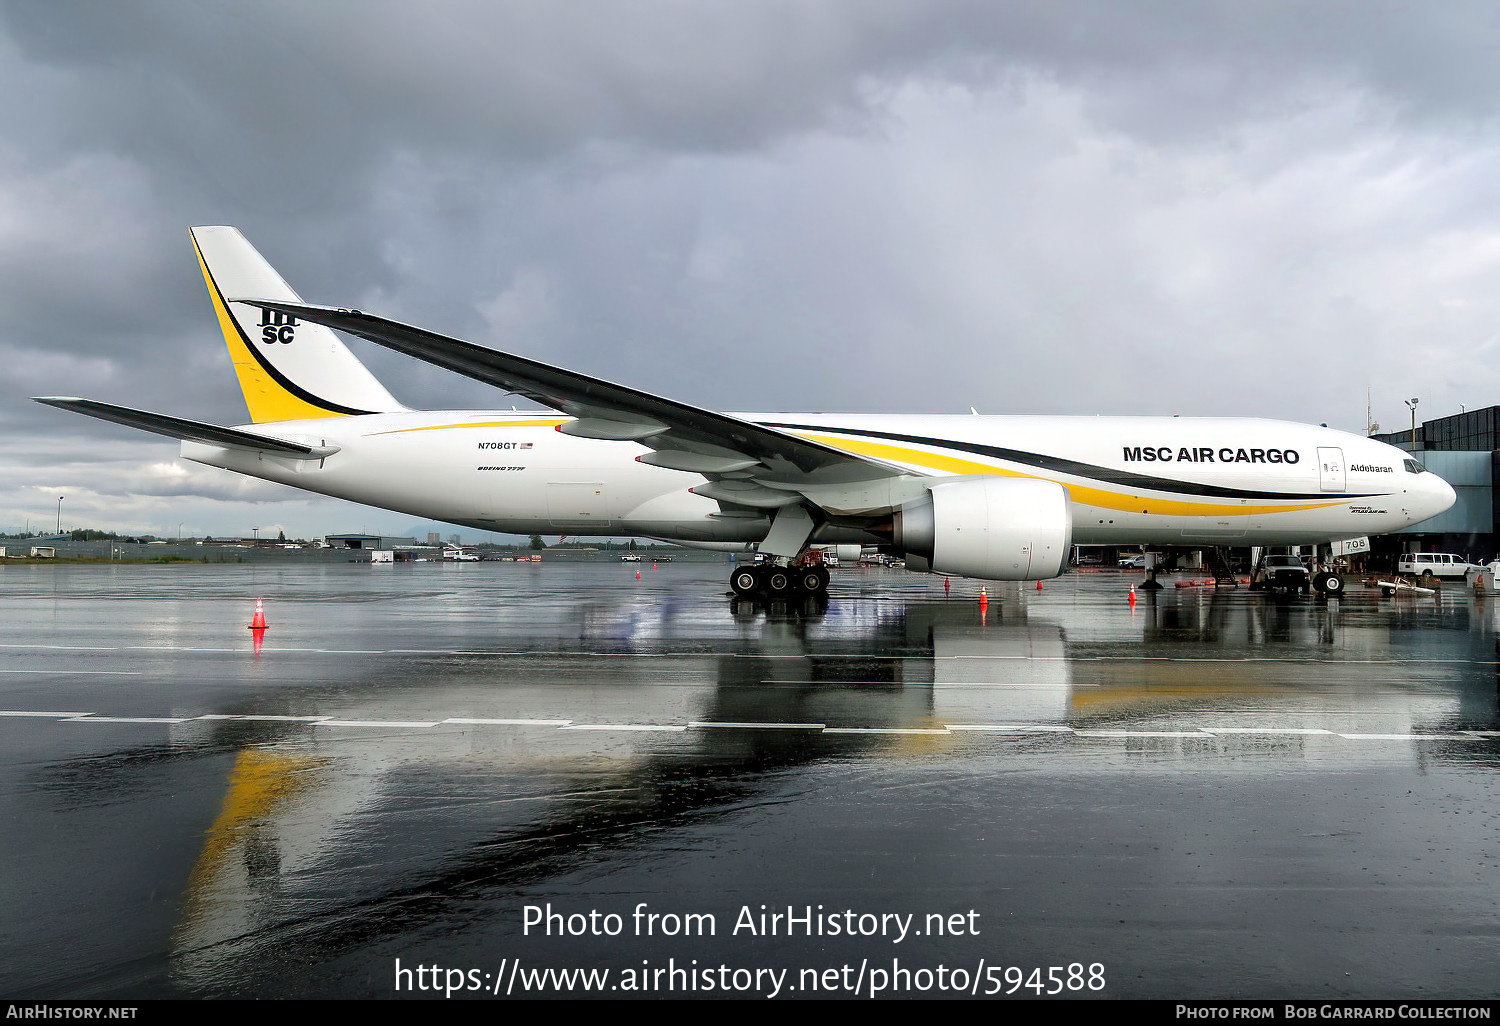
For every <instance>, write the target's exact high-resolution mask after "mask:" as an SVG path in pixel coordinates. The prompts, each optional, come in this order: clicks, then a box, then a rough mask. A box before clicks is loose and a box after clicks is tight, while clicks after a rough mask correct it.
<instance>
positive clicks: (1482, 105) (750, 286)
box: [0, 0, 1500, 533]
mask: <svg viewBox="0 0 1500 1026" xmlns="http://www.w3.org/2000/svg"><path fill="white" fill-rule="evenodd" d="M1189 15H1190V16H1189ZM1497 18H1500V11H1497V10H1496V9H1495V8H1493V6H1491V5H1479V4H1473V5H1459V4H1449V5H1441V6H1438V7H1431V6H1427V7H1421V6H1417V5H1410V4H1402V3H1394V2H1390V3H1359V4H1336V3H1324V4H1318V5H1307V4H1303V3H1263V4H1243V3H1227V2H1226V3H1211V4H1197V5H1192V6H1191V7H1187V6H1184V5H1182V4H1179V3H1144V2H1142V3H1133V4H1122V3H1115V2H1103V0H1100V2H1088V3H1085V2H1079V3H1067V4H1051V3H1048V4H1042V3H1037V4H994V3H990V2H980V0H949V2H929V3H922V4H916V3H907V2H899V3H898V2H892V0H847V2H843V3H831V2H830V3H816V4H810V3H805V2H801V0H776V2H773V0H765V2H759V3H738V2H737V3H728V2H725V3H689V4H682V3H641V2H633V3H604V2H588V3H554V4H529V3H528V4H516V3H513V4H502V3H478V2H467V3H457V2H435V3H429V4H424V5H421V6H420V7H414V6H413V5H411V4H409V3H405V2H402V3H396V2H377V0H361V2H352V0H350V2H333V0H323V2H319V3H314V4H306V3H291V2H286V3H277V2H262V3H255V4H245V3H242V2H234V3H231V2H227V0H211V2H209V0H200V2H191V3H189V2H161V0H157V2H151V0H136V2H133V3H130V4H58V3H55V2H32V0H8V2H4V3H0V366H4V367H5V368H6V371H7V373H6V374H5V376H4V379H3V380H4V384H3V385H0V428H3V430H4V431H5V432H6V434H7V439H8V441H9V443H10V444H9V445H8V446H7V451H8V452H11V453H12V455H13V459H11V460H7V464H8V469H7V470H6V471H5V472H4V475H3V478H4V480H6V481H7V482H11V483H12V484H13V485H14V487H15V488H17V489H19V488H22V487H29V486H30V485H29V483H28V482H29V478H28V477H27V474H28V473H32V472H33V471H29V470H27V469H26V468H28V467H33V468H34V467H35V466H44V465H45V464H43V463H41V462H40V461H36V462H35V463H34V462H33V461H31V459H30V457H29V456H28V455H27V453H28V452H32V451H34V449H35V447H34V446H29V445H28V444H26V436H27V435H28V434H33V435H37V436H57V437H58V438H59V439H68V440H77V439H87V438H89V437H95V436H96V432H97V431H98V429H97V428H96V427H94V426H93V425H91V424H90V423H89V422H85V421H82V420H80V419H78V418H71V419H70V418H67V417H65V416H64V415H63V414H61V413H59V412H58V411H55V410H49V409H43V408H40V407H37V406H35V405H34V404H29V403H26V402H25V401H24V397H25V395H27V394H38V393H54V394H55V393H72V392H83V393H86V394H90V395H95V396H97V397H99V398H104V399H112V400H116V401H122V402H128V403H131V404H134V405H140V406H143V407H147V408H153V409H158V410H163V411H167V412H173V413H179V414H184V415H187V416H196V417H201V418H203V419H210V420H217V421H234V420H238V419H240V418H241V417H242V416H243V405H242V402H241V400H240V397H239V394H238V391H237V388H236V386H235V384H234V381H233V379H232V376H231V375H230V374H229V373H228V371H227V366H226V361H225V360H224V355H223V351H222V343H221V342H220V341H219V340H218V333H217V328H216V325H215V324H214V322H213V319H212V315H211V312H210V309H209V306H208V302H207V299H206V296H205V295H204V293H203V289H202V283H201V279H200V278H199V276H198V270H197V267H196V264H195V261H194V260H193V258H192V254H191V250H190V248H189V246H188V244H187V239H186V233H185V231H184V229H185V227H186V226H187V225H190V224H201V223H232V224H237V225H239V226H240V227H242V228H243V229H244V230H245V232H246V234H247V236H248V237H249V238H250V239H251V240H252V241H253V242H254V243H255V244H256V245H257V246H258V247H260V248H261V250H262V251H263V252H264V253H265V254H266V256H267V257H268V258H269V259H271V261H272V262H273V263H274V264H275V265H276V266H277V267H278V269H279V270H281V271H282V273H283V274H284V275H285V276H286V277H287V279H288V280H289V281H290V282H291V283H292V284H293V285H294V286H295V287H297V288H298V289H299V290H300V291H302V293H303V294H304V295H305V296H306V297H307V298H309V299H311V300H314V301H326V302H337V303H357V304H358V305H361V306H364V307H366V308H369V309H375V310H379V311H381V312H384V313H387V314H390V315H392V316H397V317H402V318H404V319H407V320H412V321H416V322H419V323H423V324H427V325H430V326H432V327H434V328H437V329H439V330H443V331H449V332H452V333H455V334H459V335H464V336H466V337H470V338H474V339H475V340H477V341H482V342H488V343H490V344H495V345H501V346H507V347H513V348H516V349H518V350H519V351H522V352H526V353H527V354H529V355H532V356H536V357H539V358H542V359H552V360H556V361H557V362H560V363H563V364H565V365H569V366H573V367H576V368H578V369H580V370H586V371H591V372H594V373H599V374H602V375H604V376H607V377H614V378H617V379H621V380H625V381H628V382H630V383H632V384H636V385H639V386H641V387H646V388H652V389H655V390H658V391H661V392H664V393H666V394H669V395H673V396H675V397H677V398H681V399H685V400H687V401H693V402H701V403H704V404H708V405H717V406H720V407H731V408H741V409H744V408H752V409H759V408H798V407H801V408H806V407H820V408H834V409H837V408H845V409H847V408H863V409H891V410H899V409H908V408H925V409H959V410H961V409H964V408H966V407H967V406H968V405H969V404H971V403H972V404H975V405H978V406H980V407H981V409H983V410H985V412H1006V411H1011V410H1014V411H1018V412H1019V411H1025V412H1042V411H1054V412H1092V411H1096V410H1109V411H1121V412H1174V411H1176V410H1179V409H1181V410H1182V412H1224V413H1262V414H1268V415H1279V416H1287V417H1289V418H1292V419H1309V420H1323V419H1337V418H1338V417H1342V426H1347V427H1353V428H1356V429H1358V427H1360V426H1362V423H1361V422H1362V419H1363V391H1364V385H1365V384H1366V383H1367V382H1373V383H1374V385H1375V386H1376V387H1377V389H1378V388H1381V387H1389V388H1393V389H1397V390H1400V391H1402V394H1405V390H1407V389H1412V388H1419V389H1421V390H1422V391H1423V392H1424V394H1426V395H1428V397H1429V401H1430V402H1431V403H1432V406H1433V408H1434V412H1439V411H1438V409H1437V407H1438V406H1439V404H1443V405H1444V407H1445V408H1446V406H1450V405H1455V404H1456V403H1457V402H1459V401H1467V402H1468V403H1469V404H1470V405H1471V406H1472V405H1478V404H1481V403H1483V402H1488V401H1492V399H1493V398H1496V397H1500V379H1497V378H1496V376H1495V375H1493V374H1490V373H1489V372H1488V371H1487V370H1485V365H1481V366H1479V367H1477V368H1476V367H1475V366H1474V363H1473V354H1474V353H1475V352H1480V351H1488V348H1487V347H1493V346H1494V344H1495V339H1496V332H1495V329H1494V328H1493V324H1494V322H1495V319H1496V317H1497V316H1500V311H1497V309H1496V305H1495V302H1494V301H1493V300H1492V299H1490V298H1489V297H1490V293H1492V292H1493V291H1494V290H1493V288H1492V287H1491V285H1490V283H1489V280H1488V279H1489V277H1490V276H1491V275H1492V274H1493V273H1494V272H1495V270H1497V261H1500V252H1497V246H1496V243H1495V241H1494V240H1495V239H1497V238H1500V215H1497V210H1500V207H1497V203H1496V200H1497V198H1500V197H1497V196H1496V190H1497V188H1500V176H1497V175H1496V174H1495V173H1494V172H1495V158H1496V154H1497V138H1496V131H1495V129H1496V125H1495V122H1494V114H1493V110H1492V107H1493V104H1492V99H1491V98H1492V97H1493V96H1494V95H1495V93H1496V91H1497V87H1500V61H1496V60H1494V56H1495V52H1496V49H1497V44H1500V26H1497V24H1496V21H1497ZM359 352H360V354H361V358H363V359H367V360H368V361H369V362H370V364H371V366H372V368H373V369H375V371H376V372H377V374H378V375H380V376H381V377H382V378H385V379H386V380H388V381H390V382H391V383H392V386H393V389H394V390H395V391H396V392H397V393H398V395H399V396H400V397H401V398H403V399H405V400H406V401H409V402H412V403H414V404H417V405H423V406H485V405H502V406H503V405H505V403H506V401H505V400H503V399H502V398H500V397H497V396H496V395H495V394H494V393H493V391H491V390H487V389H484V388H482V387H481V386H478V385H476V384H473V383H470V382H466V381H463V380H459V379H455V378H453V377H452V376H451V375H446V374H442V373H440V372H437V371H435V370H432V369H430V368H427V367H425V366H417V367H414V366H413V365H412V364H411V362H410V361H405V360H401V359H399V358H396V357H394V356H392V355H390V354H386V353H384V352H371V351H370V350H369V349H368V348H360V349H359ZM1351 367H1353V368H1354V370H1353V371H1351V370H1350V368H1351ZM1080 368H1082V369H1083V370H1082V371H1080ZM1268 369H1269V370H1272V371H1273V372H1274V373H1276V374H1277V375H1279V376H1280V378H1281V381H1280V383H1279V384H1278V387H1277V388H1275V389H1271V390H1266V389H1264V388H1260V389H1255V390H1251V394H1254V395H1260V396H1265V395H1268V394H1269V395H1271V396H1273V397H1274V398H1273V400H1272V401H1273V402H1274V404H1275V405H1274V406H1271V407H1270V408H1267V407H1265V406H1263V405H1259V404H1255V405H1250V406H1242V407H1237V408H1234V409H1224V408H1222V407H1213V406H1207V407H1206V408H1205V404H1204V402H1203V400H1201V399H1200V396H1212V397H1217V396H1218V395H1219V394H1220V385H1219V384H1215V385H1214V386H1213V387H1211V388H1209V389H1208V390H1207V391H1204V381H1205V380H1208V381H1213V382H1218V383H1223V382H1229V383H1230V384H1231V385H1233V384H1235V383H1238V382H1243V381H1252V382H1253V381H1256V380H1258V379H1263V378H1264V375H1265V374H1266V373H1267V371H1268ZM1414 372H1415V373H1416V374H1417V375H1419V378H1418V380H1417V381H1415V382H1414V381H1412V375H1413V373H1414ZM1397 381H1399V382H1400V384H1399V385H1397V384H1396V382H1397ZM1041 383H1048V384H1047V385H1046V386H1045V387H1042V386H1041ZM1060 383H1065V384H1060ZM1413 394H1414V393H1413ZM1486 396H1487V398H1486ZM1212 401H1215V400H1209V402H1212ZM1164 403H1165V404H1166V408H1164V405H1163V404H1164ZM1330 407H1331V408H1332V409H1330ZM1398 410H1399V407H1398ZM1390 416H1391V415H1390V414H1387V417H1388V419H1389V418H1390ZM108 437H110V438H112V439H113V438H117V437H118V438H123V437H125V436H123V435H111V436H108ZM117 444H118V445H119V446H121V449H120V451H122V452H130V451H132V450H131V449H130V448H129V447H130V446H131V445H132V444H134V445H135V446H136V448H135V449H134V450H133V451H134V452H135V453H136V454H137V457H136V458H137V459H138V460H139V461H140V465H141V466H142V467H149V466H154V465H155V464H156V463H157V462H159V461H161V460H163V459H165V458H168V457H170V449H169V448H166V449H164V448H163V445H162V443H158V442H149V441H141V442H138V443H130V442H125V441H120V442H118V443H117ZM163 453H166V456H163V455H162V454H163ZM152 473H154V472H152ZM195 473H196V471H195ZM142 474H143V478H149V477H150V476H151V474H150V473H148V472H146V471H143V472H142ZM202 480H206V479H199V478H192V479H189V480H188V481H187V483H186V484H185V485H183V487H184V488H185V489H187V490H188V491H191V489H192V488H194V487H198V486H199V484H200V483H201V481H202ZM122 481H123V478H121V479H111V483H110V485H109V488H108V489H103V490H101V495H106V498H104V499H101V508H102V509H107V508H108V502H109V500H108V498H107V495H108V494H115V492H111V491H110V489H115V490H117V491H118V490H120V489H122V488H124V485H123V484H122ZM39 487H40V486H39ZM173 487H176V485H174V486H173ZM202 487H204V488H208V487H209V486H208V485H206V484H203V485H202ZM267 501H271V500H267ZM310 501H312V502H316V501H318V500H310ZM21 505H23V504H15V505H13V511H11V512H7V511H6V510H5V509H0V523H4V522H5V521H6V520H8V519H9V520H15V519H16V518H17V513H16V512H14V510H20V509H21ZM333 508H338V507H333V506H325V507H323V509H324V510H325V511H326V510H327V509H333ZM344 508H347V507H344ZM322 529H323V527H322V526H321V525H313V524H310V525H307V526H306V527H305V528H304V529H303V530H304V531H305V533H317V532H318V531H320V530H322Z"/></svg>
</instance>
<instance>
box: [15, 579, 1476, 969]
mask: <svg viewBox="0 0 1500 1026" xmlns="http://www.w3.org/2000/svg"><path fill="white" fill-rule="evenodd" d="M637 569H640V570H641V578H640V579H639V580H637V579H636V578H635V572H636V570H637ZM0 574H3V576H0V824H3V833H0V852H3V859H4V861H3V864H4V866H5V867H6V874H5V883H4V885H3V886H0V923H3V924H4V927H3V929H0V995H4V996H8V997H51V998H102V997H114V998H150V997H252V996H262V997H271V996H276V997H393V996H401V997H405V996H416V997H431V996H433V994H434V993H436V994H439V995H441V994H444V993H446V992H447V991H449V990H452V992H453V997H454V998H455V999H456V998H459V997H484V998H491V999H494V998H496V997H497V996H498V997H499V998H501V999H503V998H504V996H506V995H509V996H511V997H521V996H523V995H525V996H537V995H538V994H546V995H549V996H563V995H566V996H578V997H581V996H586V995H587V994H590V993H597V994H602V995H603V996H610V997H622V996H633V995H640V994H645V995H649V996H653V997H655V996H681V995H683V994H688V995H691V996H699V997H703V996H720V995H723V994H726V993H727V994H729V995H731V996H771V995H773V994H774V995H775V996H777V997H808V996H814V995H817V996H840V997H847V996H852V995H853V994H859V995H861V996H868V995H870V994H872V993H873V994H877V995H896V996H917V997H922V996H926V997H936V996H959V995H969V996H985V995H989V996H994V997H1002V996H1005V995H1009V996H1010V997H1011V998H1012V999H1014V998H1019V997H1032V996H1035V995H1036V994H1037V992H1039V991H1040V992H1042V993H1045V992H1047V991H1050V990H1054V989H1055V990H1057V991H1059V992H1060V995H1059V996H1064V997H1104V998H1111V997H1114V998H1121V997H1126V998H1139V997H1147V998H1172V999H1183V998H1231V997H1236V998H1391V999H1397V998H1406V999H1415V998H1445V999H1478V998H1494V997H1496V996H1500V973H1497V972H1496V968H1495V967H1496V966H1497V965H1500V816H1497V803H1496V798H1497V795H1500V786H1497V781H1500V775H1497V768H1500V714H1497V669H1500V667H1497V650H1496V637H1497V624H1500V599H1490V600H1488V601H1487V600H1485V599H1484V598H1482V597H1475V596H1472V595H1469V594H1466V593H1464V592H1463V591H1462V590H1461V589H1458V588H1452V589H1449V591H1447V592H1445V593H1443V594H1440V595H1439V596H1437V597H1435V598H1426V597H1423V598H1412V597H1399V598H1382V597H1381V596H1380V595H1379V592H1378V591H1375V590H1366V589H1362V588H1360V587H1359V586H1358V585H1357V584H1356V585H1355V586H1354V587H1353V588H1352V589H1351V590H1350V592H1349V593H1348V594H1347V595H1346V596H1345V597H1343V598H1340V599H1335V600H1322V599H1319V598H1315V597H1304V596H1289V597H1278V596H1268V595H1264V594H1258V593H1254V594H1253V593H1250V592H1248V591H1246V590H1245V589H1243V588H1241V589H1237V590H1234V591H1220V592H1215V591H1214V590H1213V589H1205V588H1191V589H1175V588H1171V587H1169V588H1168V589H1167V590H1166V591H1164V592H1162V593H1159V594H1157V595H1150V594H1147V593H1142V594H1141V595H1140V596H1139V599H1138V601H1137V603H1136V605H1135V606H1134V607H1132V606H1130V605H1129V603H1128V602H1127V592H1126V586H1127V583H1128V581H1130V580H1132V579H1133V578H1127V577H1125V576H1123V575H1119V574H1113V573H1100V574H1091V575H1072V576H1069V577H1066V578H1063V579H1060V580H1057V581H1052V582H1047V584H1046V585H1045V587H1044V589H1043V590H1041V591H1040V592H1039V591H1037V590H1035V588H1034V586H1019V585H1009V586H1006V585H1001V586H993V585H992V586H990V591H989V597H990V601H989V603H988V605H987V607H985V608H983V609H982V608H981V607H980V606H979V604H978V603H977V602H976V601H975V597H976V595H977V592H978V585H977V583H975V582H968V581H959V582H954V584H953V589H952V595H951V597H947V596H945V594H944V589H943V584H942V581H941V579H938V578H933V577H926V576H921V575H914V574H906V573H904V572H901V571H890V570H881V569H867V570H847V571H840V572H837V573H835V575H834V583H833V590H832V597H831V599H830V600H829V601H827V602H826V603H817V602H807V603H792V604H790V605H785V604H777V605H773V606H769V607H768V606H767V605H765V604H757V603H750V602H745V601H739V600H731V599H730V598H728V597H727V596H726V594H725V583H726V580H727V576H728V568H727V566H723V565H711V564H690V563H672V564H662V565H661V566H660V568H659V569H652V567H651V564H649V563H646V564H642V565H641V566H640V567H637V566H635V565H614V564H574V565H559V564H550V565H549V564H547V563H545V562H544V563H541V564H505V563H484V564H465V565H442V564H425V565H424V564H412V565H405V566H382V567H372V566H360V565H319V566H311V567H297V566H281V565H276V566H253V565H252V566H114V567H96V566H87V567H84V566H80V567H66V566H42V567H36V566H27V567H17V566H13V567H6V568H4V569H3V571H0ZM258 596H259V597H263V598H264V600H265V610H266V617H267V619H268V621H269V624H270V627H269V630H267V631H266V632H265V634H264V636H263V638H262V639H261V640H260V644H259V651H258V652H257V651H256V649H257V644H256V640H255V639H254V637H253V636H252V632H251V631H248V630H246V629H245V625H246V624H247V623H249V621H250V616H251V613H252V611H253V608H254V603H255V599H256V598H257V597H258ZM653 916H654V917H655V918H652V917H653ZM778 916H779V918H777V917H778ZM1053 967H1057V968H1056V969H1055V970H1054V969H1053ZM549 970H550V971H553V972H552V974H551V975H546V973H547V971H549ZM579 970H587V971H590V973H589V974H581V973H580V974H576V975H575V972H576V971H579ZM403 973H404V975H403ZM559 973H566V974H568V975H559Z"/></svg>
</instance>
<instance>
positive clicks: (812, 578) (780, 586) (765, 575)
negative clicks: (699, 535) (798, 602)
mask: <svg viewBox="0 0 1500 1026" xmlns="http://www.w3.org/2000/svg"><path fill="white" fill-rule="evenodd" d="M729 587H730V588H731V589H733V591H734V593H735V594H736V595H740V596H749V595H765V596H768V597H770V598H791V597H793V596H795V595H826V594H827V593H828V569H827V568H826V567H824V566H823V553H822V552H821V551H820V550H817V549H814V550H813V551H811V552H808V553H805V554H803V555H802V556H800V557H798V558H797V559H796V560H795V561H794V562H793V563H792V564H791V565H790V566H780V565H778V564H775V563H756V564H753V565H751V566H741V567H736V568H735V571H734V573H732V574H730V575H729Z"/></svg>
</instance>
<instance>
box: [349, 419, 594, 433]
mask: <svg viewBox="0 0 1500 1026" xmlns="http://www.w3.org/2000/svg"><path fill="white" fill-rule="evenodd" d="M566 423H567V421H566V420H565V419H562V418H558V419H556V420H483V421H474V422H472V423H466V424H429V425H428V426H426V427H414V428H396V429H394V430H392V431H376V432H374V434H376V435H404V434H406V433H407V432H409V431H456V430H458V429H459V428H492V427H498V428H504V427H557V425H559V424H566Z"/></svg>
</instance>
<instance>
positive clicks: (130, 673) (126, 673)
mask: <svg viewBox="0 0 1500 1026" xmlns="http://www.w3.org/2000/svg"><path fill="white" fill-rule="evenodd" d="M145 672H146V671H145V670H0V673H66V674H69V675H70V676H71V675H73V674H84V673H86V674H107V675H109V676H112V677H139V676H140V675H141V674H143V673H145Z"/></svg>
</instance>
